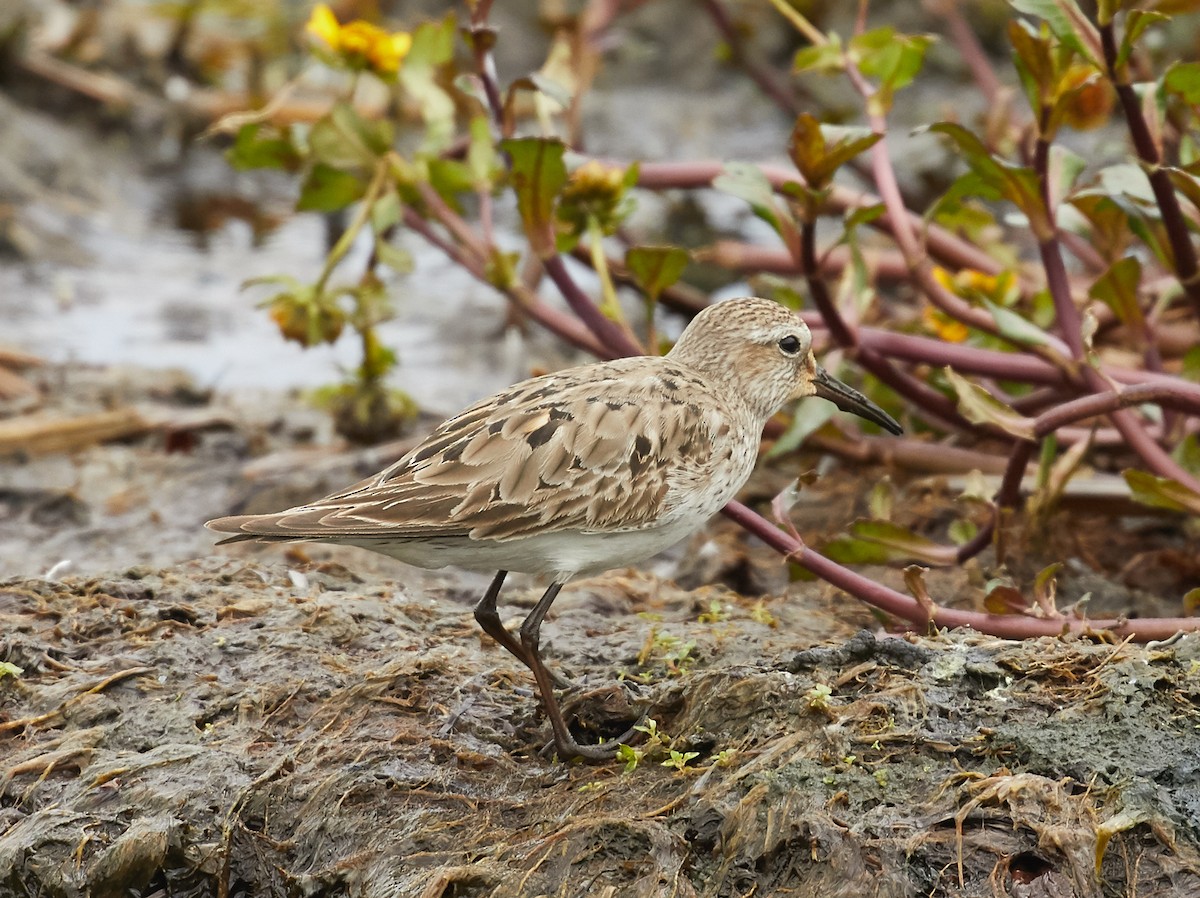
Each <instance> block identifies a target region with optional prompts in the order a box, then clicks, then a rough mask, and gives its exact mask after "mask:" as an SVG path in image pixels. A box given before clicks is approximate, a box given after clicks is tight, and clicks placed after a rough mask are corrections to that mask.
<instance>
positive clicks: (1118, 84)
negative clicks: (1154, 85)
mask: <svg viewBox="0 0 1200 898" xmlns="http://www.w3.org/2000/svg"><path fill="white" fill-rule="evenodd" d="M1099 29H1100V44H1101V46H1102V47H1103V48H1104V63H1105V66H1106V67H1107V69H1108V77H1109V80H1111V81H1112V84H1113V87H1114V88H1115V89H1116V91H1117V99H1118V100H1120V101H1121V110H1122V112H1124V114H1125V123H1126V124H1127V125H1128V126H1129V136H1130V137H1131V138H1132V139H1133V148H1134V151H1135V152H1136V153H1137V155H1138V158H1139V159H1141V160H1142V162H1143V163H1144V165H1145V168H1146V171H1147V176H1148V177H1149V179H1150V189H1151V190H1153V191H1154V199H1155V201H1156V202H1157V203H1158V210H1159V212H1160V213H1161V214H1162V221H1163V227H1164V228H1165V229H1166V231H1167V240H1168V241H1169V242H1170V244H1171V257H1172V261H1173V262H1174V266H1175V274H1176V275H1177V276H1178V277H1179V283H1180V284H1181V285H1182V286H1183V290H1184V293H1186V294H1187V297H1188V299H1189V300H1191V303H1192V308H1193V310H1194V312H1195V314H1196V315H1197V316H1200V265H1198V264H1197V260H1196V247H1195V245H1194V244H1193V243H1192V238H1191V235H1190V232H1189V230H1188V225H1187V219H1186V218H1185V217H1184V214H1183V209H1182V208H1180V205H1179V198H1178V197H1177V196H1176V195H1175V187H1174V186H1173V185H1172V184H1171V178H1170V176H1169V175H1168V174H1167V172H1166V170H1165V169H1163V167H1162V154H1161V153H1160V152H1159V150H1158V146H1157V145H1156V144H1155V142H1154V136H1153V135H1152V134H1151V133H1150V126H1149V125H1148V124H1147V122H1146V119H1145V117H1144V116H1143V115H1142V104H1141V101H1140V100H1139V99H1138V96H1137V93H1136V92H1134V89H1133V85H1132V84H1130V82H1129V80H1128V77H1127V76H1126V73H1124V72H1121V71H1118V70H1117V39H1116V34H1115V33H1114V31H1113V24H1112V22H1109V23H1108V24H1105V25H1100V26H1099Z"/></svg>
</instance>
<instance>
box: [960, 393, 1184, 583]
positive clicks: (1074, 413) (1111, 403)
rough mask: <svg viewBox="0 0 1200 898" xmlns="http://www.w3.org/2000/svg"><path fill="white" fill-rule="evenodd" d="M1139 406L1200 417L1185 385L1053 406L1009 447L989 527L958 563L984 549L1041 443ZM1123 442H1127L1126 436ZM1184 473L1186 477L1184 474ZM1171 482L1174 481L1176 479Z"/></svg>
mask: <svg viewBox="0 0 1200 898" xmlns="http://www.w3.org/2000/svg"><path fill="white" fill-rule="evenodd" d="M1143 402H1156V403H1158V404H1160V405H1164V406H1167V407H1170V408H1176V409H1179V410H1180V411H1184V412H1187V413H1189V414H1192V415H1198V416H1200V390H1197V389H1194V388H1192V389H1189V385H1185V384H1165V383H1149V384H1139V385H1137V386H1132V387H1125V388H1124V389H1122V390H1118V391H1116V392H1102V393H1093V394H1092V395H1090V396H1081V397H1080V398H1078V399H1072V400H1071V401H1070V402H1064V403H1063V404H1062V405H1059V406H1055V407H1054V408H1052V409H1050V410H1049V411H1046V412H1043V413H1042V414H1041V415H1038V417H1036V418H1034V420H1033V434H1034V439H1033V440H1032V441H1029V440H1021V441H1020V442H1018V443H1017V444H1016V445H1015V446H1014V447H1013V451H1012V455H1011V456H1010V457H1009V464H1008V467H1007V468H1006V469H1005V472H1004V479H1003V480H1002V481H1001V482H1000V489H999V490H998V491H997V492H996V500H995V504H996V508H995V510H994V512H993V515H992V520H991V522H990V523H989V524H987V525H986V526H984V527H982V528H980V531H979V533H978V534H976V535H975V538H974V539H972V540H971V541H970V542H969V543H967V544H966V545H964V546H962V547H961V548H960V549H959V551H958V561H959V563H962V562H963V561H966V560H967V559H968V558H971V557H973V556H974V555H977V554H978V553H979V552H980V551H982V550H983V549H984V548H985V547H986V546H987V544H988V543H989V542H990V541H991V536H992V533H993V531H994V530H995V525H996V520H997V518H998V517H999V515H1000V514H1001V511H1002V510H1003V509H1005V508H1015V507H1016V505H1017V502H1018V500H1019V499H1020V488H1021V477H1022V476H1023V475H1024V474H1025V467H1026V465H1028V463H1029V459H1030V458H1031V457H1032V455H1033V450H1034V448H1035V447H1036V445H1037V444H1038V443H1039V442H1041V440H1043V439H1044V438H1045V437H1046V436H1047V435H1048V434H1050V433H1053V432H1054V431H1056V430H1058V429H1059V428H1060V427H1063V426H1064V425H1066V424H1070V423H1073V422H1075V421H1080V420H1083V419H1085V418H1094V417H1096V416H1097V415H1108V416H1109V417H1110V418H1112V419H1113V422H1114V423H1116V421H1117V418H1118V416H1120V415H1121V414H1122V412H1120V411H1119V410H1120V409H1125V408H1128V407H1129V406H1131V405H1140V404H1141V403H1143ZM1122 433H1124V431H1122ZM1126 438H1127V439H1128V436H1127V437H1126ZM1154 445H1155V448H1158V445H1157V444H1154ZM1159 451H1161V449H1160V450H1159ZM1184 473H1185V475H1186V472H1184ZM1166 476H1171V475H1166ZM1175 479H1176V480H1178V479H1179V478H1175ZM1188 479H1189V480H1192V481H1193V482H1192V483H1188V482H1187V481H1186V480H1184V481H1180V482H1181V483H1184V484H1185V485H1187V486H1189V487H1190V488H1191V489H1193V490H1196V491H1197V492H1200V484H1195V481H1194V479H1193V478H1191V477H1189V478H1188ZM1193 484H1195V485H1193Z"/></svg>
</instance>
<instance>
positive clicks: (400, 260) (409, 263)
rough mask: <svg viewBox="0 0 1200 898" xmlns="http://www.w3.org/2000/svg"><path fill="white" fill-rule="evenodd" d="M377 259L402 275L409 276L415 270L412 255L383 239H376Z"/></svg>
mask: <svg viewBox="0 0 1200 898" xmlns="http://www.w3.org/2000/svg"><path fill="white" fill-rule="evenodd" d="M375 258H376V259H378V260H379V262H380V263H381V264H383V265H386V266H387V267H388V268H390V269H392V270H393V271H395V272H398V273H400V274H409V273H410V272H411V271H412V270H413V258H412V254H411V253H410V252H409V251H408V250H406V249H403V248H401V247H399V246H396V244H394V243H392V242H391V241H390V240H384V239H383V238H382V237H376V238H375Z"/></svg>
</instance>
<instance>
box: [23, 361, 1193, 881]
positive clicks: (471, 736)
mask: <svg viewBox="0 0 1200 898" xmlns="http://www.w3.org/2000/svg"><path fill="white" fill-rule="evenodd" d="M42 376H44V377H49V378H50V380H51V381H54V382H57V383H59V384H60V385H61V386H63V389H62V395H64V396H71V397H72V402H73V403H80V402H85V401H86V397H88V396H89V395H91V397H92V401H93V402H97V403H98V402H101V401H102V399H104V397H107V399H106V400H104V401H108V402H109V403H110V404H111V403H112V402H114V401H115V398H114V397H117V396H119V397H121V398H122V399H123V400H124V401H126V402H129V403H130V404H132V405H134V406H137V407H139V408H142V409H143V410H146V409H148V408H151V407H155V408H158V409H159V411H160V415H159V417H160V419H161V418H162V417H163V414H162V409H163V408H174V409H175V411H176V413H177V414H182V411H181V410H187V411H188V415H189V416H190V417H186V418H184V419H176V420H177V421H178V420H186V421H190V422H192V424H195V423H196V422H197V421H206V422H207V423H206V424H205V425H204V426H202V427H201V426H197V427H196V428H195V429H194V430H189V429H185V430H184V433H186V434H187V436H186V438H184V437H183V436H181V435H180V433H179V432H178V431H172V430H169V429H168V430H165V431H164V430H162V429H158V430H151V431H149V432H146V433H142V434H140V435H136V436H132V437H130V438H128V439H126V440H124V441H122V442H118V443H115V444H105V445H98V446H93V447H91V448H84V449H79V450H77V451H76V452H74V453H72V454H69V455H61V454H52V453H51V454H30V455H27V456H21V455H16V456H10V457H9V458H8V459H7V461H6V466H5V471H6V476H7V478H8V480H9V482H10V487H9V488H8V490H7V491H6V494H5V495H6V497H7V498H6V501H7V503H8V508H9V510H10V512H11V513H10V514H8V515H6V516H5V521H4V522H3V524H0V539H3V540H4V543H5V547H6V558H7V559H8V562H7V563H8V564H10V565H14V564H16V563H20V564H22V565H23V566H24V567H25V571H26V572H27V573H25V574H23V575H21V576H10V578H9V579H7V580H5V581H3V582H2V583H0V661H3V662H5V664H6V665H11V666H5V668H4V670H5V671H7V675H4V676H0V895H5V896H8V895H13V896H21V898H24V896H39V898H41V896H55V898H57V896H81V895H91V896H226V895H231V896H252V895H320V896H335V895H353V896H422V898H434V896H438V898H449V896H460V898H461V896H480V898H482V896H538V895H562V896H583V895H589V896H590V895H607V896H626V895H628V896H641V895H647V896H650V895H654V896H657V895H677V896H689V895H704V896H744V895H813V896H817V895H820V896H835V895H846V896H850V895H887V896H892V895H894V896H909V895H995V894H1000V895H1014V896H1018V895H1019V896H1034V895H1039V896H1040V895H1045V896H1062V895H1083V896H1101V895H1105V896H1107V895H1113V896H1116V895H1122V896H1123V895H1138V896H1143V898H1145V896H1155V895H1159V896H1167V895H1170V896H1175V895H1179V896H1186V895H1195V894H1200V853H1198V851H1197V848H1198V845H1200V769H1198V767H1200V643H1198V641H1197V640H1196V639H1195V637H1185V638H1182V639H1179V640H1178V641H1176V642H1174V643H1173V644H1170V645H1160V646H1156V647H1146V646H1138V645H1131V644H1125V645H1113V644H1107V643H1105V642H1104V641H1102V640H1095V641H1083V640H1071V641H1056V640H1049V639H1047V640H1039V641H1033V642H1023V643H1022V642H1007V641H1002V640H996V639H992V638H988V637H983V636H980V635H974V634H969V633H943V634H933V635H928V636H916V635H908V636H889V635H886V629H887V628H885V627H883V626H881V624H882V623H883V622H882V621H881V620H879V619H877V618H875V617H874V616H873V615H872V614H870V613H868V612H867V611H866V610H865V609H864V608H863V607H862V606H860V605H858V604H857V603H855V602H854V601H853V600H851V599H850V598H848V597H847V596H845V595H844V594H842V593H839V592H838V591H836V590H834V589H832V588H830V587H828V586H826V585H824V584H821V583H805V582H789V575H788V571H787V569H786V568H785V567H784V566H783V565H782V564H781V563H780V562H779V561H778V559H776V558H774V557H773V556H772V555H771V554H770V553H769V552H767V551H765V550H763V549H762V548H761V547H756V546H753V545H747V544H746V543H745V541H744V540H743V539H742V538H741V537H740V536H738V535H737V534H736V533H735V532H734V531H733V530H732V529H731V528H730V527H729V526H728V525H727V524H725V523H724V522H721V521H718V522H716V523H714V524H713V525H712V526H711V527H710V528H709V529H708V530H707V531H706V532H705V533H703V534H701V535H700V536H698V537H697V538H696V539H695V540H694V541H692V542H691V543H689V544H688V545H687V546H684V547H682V549H680V550H677V551H675V552H673V553H668V554H667V555H666V556H665V557H663V558H661V559H657V560H655V561H654V562H653V563H652V564H650V565H649V566H648V568H647V569H646V570H643V571H637V570H630V571H618V572H613V573H612V574H609V575H605V576H602V577H597V578H593V579H590V580H582V581H579V582H577V583H574V584H572V585H571V586H570V587H569V588H568V589H567V590H565V591H564V594H563V596H562V597H561V598H560V599H559V601H558V603H557V604H556V606H555V610H554V612H553V614H552V617H551V620H550V622H549V623H548V625H547V627H546V630H545V638H544V645H545V652H546V655H547V657H548V658H549V659H550V660H551V663H553V664H556V665H557V666H558V667H559V668H560V669H561V670H562V671H564V672H565V673H566V674H568V675H569V676H570V677H571V678H572V679H574V680H575V681H576V683H577V684H579V689H578V691H577V692H574V693H572V694H571V695H569V696H567V698H566V702H567V706H568V707H569V708H570V709H571V714H572V717H573V720H574V724H575V727H576V732H577V735H578V736H579V737H581V738H584V739H588V740H597V739H600V738H611V737H613V736H615V735H616V734H618V733H620V732H622V731H624V730H625V729H626V727H627V726H629V725H630V724H631V723H633V722H636V721H637V720H638V719H639V717H642V716H645V718H647V720H646V721H644V722H643V726H644V727H645V728H646V729H651V730H652V732H651V733H644V734H642V736H641V737H640V738H641V742H640V744H638V745H636V746H635V748H636V750H637V752H638V753H639V754H640V758H639V759H638V761H637V764H636V766H634V767H633V768H632V769H628V768H627V766H626V764H625V763H624V762H623V761H621V760H615V761H613V762H611V763H608V764H601V765H582V764H564V763H561V762H559V761H558V760H557V759H556V758H554V757H553V756H552V754H550V753H548V752H547V751H546V749H545V746H546V745H547V743H548V741H549V729H548V726H547V725H546V723H545V720H544V719H543V717H542V715H541V714H540V712H539V709H538V707H537V703H536V700H535V697H534V695H533V692H532V689H531V680H530V677H529V676H528V674H527V672H526V671H525V670H524V668H522V667H521V666H520V665H519V664H518V663H517V662H515V661H514V660H513V659H512V658H510V657H509V656H508V655H506V654H505V653H503V652H502V651H501V650H499V649H498V648H497V647H496V646H495V645H493V644H491V643H490V642H489V641H488V640H487V639H486V638H485V637H482V636H481V634H480V633H479V631H478V629H477V627H476V626H475V623H474V620H473V618H472V616H471V614H470V608H471V605H472V604H473V603H474V601H475V600H476V599H477V597H478V595H479V594H480V592H481V590H482V589H483V587H484V585H485V584H486V579H487V578H486V577H483V576H475V575H465V574H460V573H455V572H452V571H450V572H437V573H427V572H422V571H417V570H415V569H412V568H407V567H405V566H403V565H400V564H398V563H395V562H392V561H391V560H389V559H385V558H382V557H376V556H373V555H370V554H369V553H365V552H359V551H356V550H351V549H346V550H335V549H331V548H322V547H296V548H294V549H292V550H291V551H286V550H285V549H282V548H280V547H253V546H250V547H247V546H244V545H241V546H234V547H226V548H223V549H212V548H211V546H210V543H211V537H210V535H209V534H207V533H206V532H204V531H203V530H201V529H200V528H199V524H200V522H201V521H202V520H203V519H204V518H205V517H206V516H208V515H210V514H216V513H223V512H226V511H230V510H234V509H235V508H258V507H271V506H277V505H279V504H280V503H287V502H292V501H297V500H298V499H300V498H303V497H304V495H305V494H307V495H315V494H319V493H321V492H324V491H325V490H327V489H332V488H333V487H335V486H337V485H339V484H342V483H345V482H348V481H350V480H352V479H354V477H356V476H359V473H360V471H361V469H363V468H370V467H377V466H378V465H379V463H380V458H379V457H378V456H379V454H380V452H385V453H386V452H387V451H388V450H387V449H386V448H385V449H384V450H370V451H367V452H360V453H357V454H356V453H352V452H347V453H334V452H332V451H330V450H328V449H322V448H319V447H307V448H305V447H304V446H303V445H302V444H303V442H304V441H305V440H306V439H308V438H309V437H311V433H310V431H309V429H308V424H306V423H305V422H309V421H310V420H311V417H312V415H313V413H312V412H311V410H309V409H307V408H306V407H305V406H303V405H302V404H299V403H294V402H287V401H277V403H276V413H275V415H274V416H266V415H263V414H262V405H261V404H257V403H250V404H248V405H238V404H232V403H225V404H222V403H221V401H220V400H219V399H218V400H211V397H203V396H201V397H197V396H196V395H195V394H194V393H192V392H189V391H188V390H184V389H180V388H178V387H179V384H176V388H173V389H171V390H167V391H166V393H165V394H164V389H163V386H164V384H169V383H173V381H171V380H170V379H169V378H164V377H162V376H147V377H143V378H140V379H139V378H137V377H133V376H131V375H129V374H128V373H127V372H125V373H120V372H111V371H109V372H104V371H84V372H80V371H78V370H72V371H62V372H53V373H49V372H47V373H44V374H43V375H42ZM56 378H57V381H55V379H56ZM84 382H86V383H87V384H90V385H91V388H90V389H91V391H92V392H91V393H90V394H89V388H87V387H85V386H84ZM114 384H119V385H120V389H119V390H118V389H117V388H116V387H114V386H113V385H114ZM48 392H50V393H51V394H53V393H54V391H53V390H50V391H48ZM81 397H82V398H81ZM214 403H215V404H214ZM74 407H75V408H76V410H78V406H74ZM197 409H206V410H207V411H206V415H202V414H199V413H198V412H197ZM147 414H149V412H147ZM206 416H207V417H206ZM167 417H168V418H169V416H167ZM168 449H171V450H173V451H167V450H168ZM401 450H402V447H401V446H395V447H392V449H391V451H396V452H398V451H401ZM810 463H812V464H815V463H816V460H815V459H804V460H801V462H799V464H801V465H803V464H810ZM787 467H788V466H787V465H784V468H787ZM114 469H119V470H122V471H125V472H127V476H126V478H125V479H124V480H120V479H118V480H114V479H113V478H112V477H111V471H112V470H114ZM825 469H826V472H825V476H824V477H823V478H822V479H821V480H819V481H818V483H817V484H816V485H814V486H813V487H811V488H810V490H811V491H812V492H811V495H810V499H809V501H808V502H807V503H806V504H804V505H802V506H801V507H799V508H798V512H797V514H798V521H799V523H800V526H801V529H802V532H810V533H811V532H817V531H822V530H826V531H831V530H835V529H836V528H837V527H838V526H844V523H845V521H848V520H850V519H851V518H852V517H853V515H854V514H855V513H856V509H857V510H858V511H861V501H862V500H861V495H860V494H861V484H862V483H863V482H864V480H866V481H874V480H876V479H878V478H879V476H880V475H881V474H882V473H883V472H881V471H878V470H876V471H861V470H855V469H853V468H848V467H843V466H840V465H838V464H836V463H835V464H832V465H830V464H829V463H828V462H826V463H825ZM68 470H69V471H73V472H74V478H75V479H74V486H73V487H71V488H66V487H64V488H57V489H56V488H50V487H45V486H44V487H42V488H40V491H39V490H37V489H34V488H33V487H31V486H28V484H31V483H35V482H41V483H43V484H45V483H49V482H50V478H51V476H52V474H53V472H54V471H58V472H59V476H60V477H61V478H65V480H69V479H70V478H67V477H66V474H65V473H64V472H66V471H68ZM96 472H101V473H96ZM103 472H109V473H108V474H107V475H106V474H104V473H103ZM786 473H787V472H786V471H779V470H774V469H767V470H765V471H764V472H762V473H760V475H759V476H758V477H757V478H756V481H754V483H752V485H751V488H750V494H751V497H753V496H755V495H759V496H762V497H766V496H769V495H770V493H771V491H772V490H774V489H776V488H777V487H778V481H779V480H780V479H782V478H784V477H785V476H786ZM65 480H64V482H65ZM118 482H119V483H120V484H121V489H120V490H117V492H119V493H120V495H119V496H117V492H112V491H113V490H116V487H115V486H114V484H115V483H118ZM22 483H24V484H26V485H27V486H25V487H22V486H20V484H22ZM12 484H16V485H12ZM104 484H108V489H109V491H110V492H111V493H112V494H111V495H105V490H104V486H103V485H104ZM922 490H925V491H927V490H928V486H927V485H925V486H922V485H921V484H920V483H916V482H913V483H909V484H908V485H907V486H906V487H905V492H904V495H906V496H909V497H910V498H911V497H914V496H917V495H920V494H921V492H922ZM114 496H116V498H114ZM914 501H915V500H914ZM64 509H66V511H64ZM1091 523H1092V524H1094V525H1095V524H1099V523H1103V524H1104V526H1095V527H1086V528H1082V529H1085V530H1089V531H1090V530H1093V529H1094V530H1096V531H1104V530H1107V531H1121V530H1122V529H1123V528H1122V527H1121V526H1118V525H1119V523H1120V522H1117V521H1107V522H1096V521H1093V522H1091ZM1124 529H1126V530H1127V529H1128V527H1125V528H1124ZM1158 529H1159V530H1162V529H1165V528H1164V527H1163V525H1161V524H1160V525H1159V527H1158ZM89 545H91V546H99V547H101V548H99V549H95V550H94V554H93V555H92V556H88V555H87V552H86V547H87V546H89ZM14 551H15V552H18V553H21V554H19V555H18V556H14V555H13V554H12V553H13V552H14ZM64 552H74V553H79V552H83V553H84V554H83V556H82V557H83V559H84V561H81V562H79V563H78V566H79V567H82V568H84V569H85V570H87V569H91V570H92V571H101V570H104V571H106V572H104V573H99V572H88V573H82V574H75V575H71V574H69V573H68V574H65V575H64V574H61V573H58V572H52V573H51V576H50V577H42V576H29V573H28V572H32V571H42V569H43V567H44V566H46V565H47V564H49V563H52V559H55V558H57V557H59V556H60V555H62V554H63V553H64ZM189 556H190V557H194V558H195V560H192V561H184V562H175V563H167V562H166V561H164V559H165V558H166V559H169V558H172V557H189ZM106 561H107V562H108V563H109V565H108V567H107V568H105V567H104V565H105V562H106ZM1080 567H1082V566H1080ZM868 573H870V575H871V576H876V577H881V578H883V579H886V580H888V581H889V582H891V583H893V584H895V585H899V583H900V576H899V572H898V571H894V570H885V569H880V568H876V569H868ZM978 574H979V572H978V571H976V572H975V576H974V577H973V576H972V573H971V572H970V571H967V572H958V573H945V574H941V575H937V574H934V575H931V576H930V578H929V582H930V586H931V590H932V591H933V592H934V593H935V595H937V596H938V597H939V598H942V599H947V600H951V601H957V602H958V603H960V604H972V603H977V602H978V601H979V599H980V595H981V593H980V590H979V587H978V583H977V582H975V580H977V578H978ZM1102 584H1107V592H1106V591H1105V589H1102V588H1099V587H1100V586H1101V585H1102ZM731 587H736V589H735V588H731ZM1085 587H1086V588H1087V589H1088V591H1091V592H1094V593H1095V594H1096V596H1097V597H1098V598H1097V601H1099V602H1102V603H1105V604H1106V605H1107V606H1109V607H1110V608H1115V609H1116V610H1118V611H1119V610H1121V609H1124V610H1125V611H1128V612H1132V613H1147V612H1148V611H1149V609H1148V608H1143V609H1141V610H1140V612H1139V607H1138V604H1137V602H1138V601H1139V599H1140V600H1148V599H1149V594H1148V593H1146V592H1144V591H1139V590H1136V589H1131V588H1129V587H1128V586H1127V585H1124V584H1122V583H1121V582H1120V581H1119V578H1117V577H1116V576H1115V575H1112V576H1108V577H1101V576H1098V575H1095V574H1091V575H1088V576H1082V575H1081V576H1079V577H1076V578H1073V579H1072V578H1070V577H1068V578H1066V580H1065V583H1064V590H1065V592H1064V595H1065V596H1066V597H1067V598H1070V596H1071V590H1072V589H1074V590H1075V591H1076V593H1077V594H1078V592H1079V591H1080V590H1082V589H1084V588H1085ZM538 592H539V589H538V587H537V585H536V584H535V583H533V582H532V581H531V580H519V579H518V580H516V581H514V583H513V585H512V586H510V587H509V588H508V589H507V590H506V592H505V594H504V596H503V598H502V602H503V607H504V608H505V611H506V613H507V614H510V615H511V617H512V619H514V620H515V619H517V618H519V615H520V613H521V612H522V611H523V610H526V609H528V608H529V607H531V606H532V603H533V602H534V601H535V600H536V598H537V595H538ZM1093 610H1095V609H1093ZM650 719H652V720H653V722H654V723H653V725H651V724H650V723H649V720H650ZM652 737H653V738H652ZM672 752H674V753H675V754H672ZM692 753H694V754H692ZM672 760H674V765H672Z"/></svg>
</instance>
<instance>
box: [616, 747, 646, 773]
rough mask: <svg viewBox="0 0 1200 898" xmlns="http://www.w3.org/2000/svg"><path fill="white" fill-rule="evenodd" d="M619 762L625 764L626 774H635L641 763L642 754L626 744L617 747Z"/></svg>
mask: <svg viewBox="0 0 1200 898" xmlns="http://www.w3.org/2000/svg"><path fill="white" fill-rule="evenodd" d="M617 760H618V761H624V762H625V772H626V773H633V771H635V770H637V766H638V764H639V763H641V760H642V752H640V751H638V750H637V749H636V748H633V747H632V746H629V745H625V744H624V743H622V744H620V745H618V746H617Z"/></svg>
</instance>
